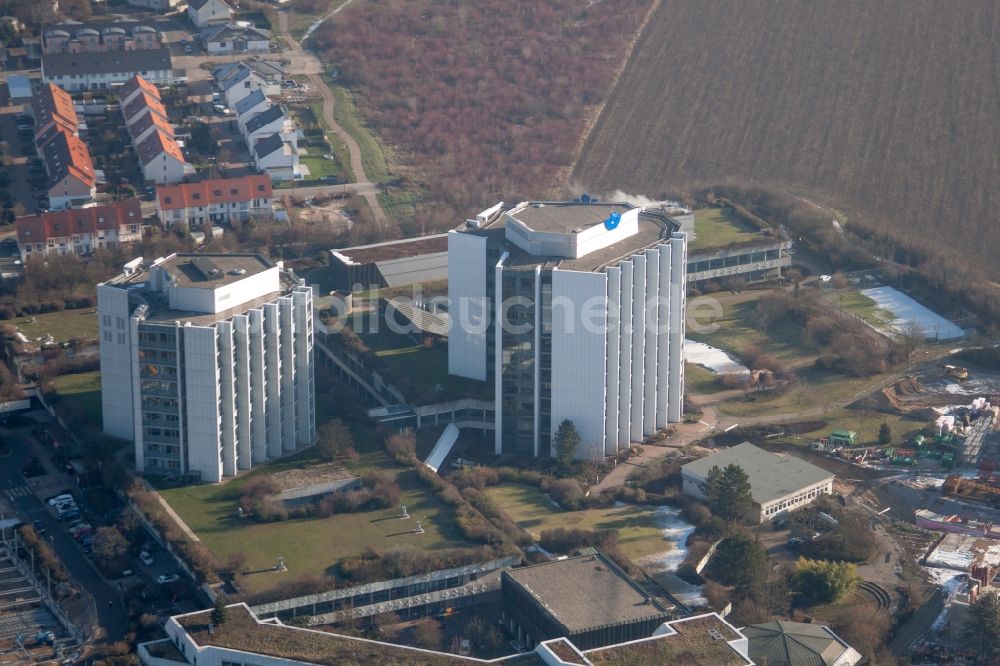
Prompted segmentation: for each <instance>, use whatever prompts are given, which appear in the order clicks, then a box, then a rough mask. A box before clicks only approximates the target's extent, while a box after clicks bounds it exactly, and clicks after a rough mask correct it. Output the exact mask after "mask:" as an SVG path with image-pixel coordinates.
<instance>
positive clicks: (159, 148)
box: [135, 131, 188, 185]
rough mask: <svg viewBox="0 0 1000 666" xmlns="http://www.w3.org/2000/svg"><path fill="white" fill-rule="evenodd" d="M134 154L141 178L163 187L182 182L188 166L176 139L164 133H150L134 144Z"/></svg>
mask: <svg viewBox="0 0 1000 666" xmlns="http://www.w3.org/2000/svg"><path fill="white" fill-rule="evenodd" d="M135 152H136V153H138V155H139V163H140V164H141V165H142V176H143V178H145V179H146V180H147V181H153V182H154V183H156V184H157V185H165V184H168V183H179V182H181V181H182V180H184V175H185V172H186V170H187V167H188V164H187V162H186V161H185V160H184V154H183V153H181V147H180V146H179V145H177V141H176V139H174V138H173V137H172V136H170V135H169V134H167V133H166V132H162V131H155V132H150V133H149V135H148V136H147V137H146V138H145V139H143V140H142V141H140V142H138V143H137V144H135Z"/></svg>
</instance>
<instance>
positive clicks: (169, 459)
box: [97, 254, 316, 482]
mask: <svg viewBox="0 0 1000 666" xmlns="http://www.w3.org/2000/svg"><path fill="white" fill-rule="evenodd" d="M97 304H98V314H99V321H98V324H99V326H100V333H101V338H100V351H101V402H102V405H103V418H104V432H105V433H106V434H108V435H111V436H113V437H120V438H123V439H128V440H132V441H133V442H134V443H135V461H136V463H135V464H136V469H137V470H138V471H140V472H144V473H149V474H161V475H163V474H170V475H176V476H184V477H187V478H191V479H195V480H199V479H200V480H201V481H209V482H217V481H220V480H221V479H222V477H223V476H234V475H236V474H237V473H238V472H239V471H242V470H248V469H251V468H252V467H253V466H254V465H258V464H260V463H264V462H267V461H269V460H273V459H276V458H279V457H281V456H283V455H285V454H287V453H290V452H292V451H295V450H296V449H298V448H300V447H304V446H309V445H311V444H312V443H313V441H314V440H315V430H316V425H315V420H316V419H315V412H316V410H315V383H314V378H313V320H312V290H311V289H310V288H309V287H307V286H305V284H304V282H303V281H301V280H299V279H297V278H296V277H295V275H294V274H293V273H291V272H289V271H286V270H284V269H283V268H282V267H281V266H280V265H276V264H273V263H271V262H270V261H269V260H267V259H265V258H264V257H262V256H260V255H257V254H174V255H170V256H168V257H166V258H161V259H157V260H156V261H153V262H149V263H143V260H142V258H141V257H140V258H139V259H137V260H134V261H132V262H129V264H126V267H125V270H124V271H123V272H122V273H121V274H120V275H118V276H117V277H114V278H112V279H111V280H108V281H107V282H104V283H102V284H100V285H98V287H97Z"/></svg>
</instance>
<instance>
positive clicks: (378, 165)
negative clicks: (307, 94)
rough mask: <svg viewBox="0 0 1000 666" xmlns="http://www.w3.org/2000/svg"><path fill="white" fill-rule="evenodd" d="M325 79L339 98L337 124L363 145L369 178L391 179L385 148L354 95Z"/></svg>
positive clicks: (363, 155) (335, 113) (336, 108)
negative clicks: (369, 124)
mask: <svg viewBox="0 0 1000 666" xmlns="http://www.w3.org/2000/svg"><path fill="white" fill-rule="evenodd" d="M323 80H324V81H325V82H326V84H327V85H328V86H330V90H332V91H333V96H334V97H335V98H336V100H337V106H336V107H334V110H333V114H334V118H336V119H337V124H339V125H340V126H341V127H343V128H344V130H345V131H347V133H348V134H350V135H351V136H353V137H354V140H355V141H357V142H358V146H360V147H361V161H362V163H363V164H364V165H365V173H366V174H367V175H368V180H369V181H371V182H373V183H381V182H385V181H387V180H389V168H388V166H387V165H386V159H385V152H384V148H383V147H382V144H380V143H379V141H378V139H377V138H376V137H375V135H374V134H373V133H372V132H371V131H370V130H369V129H368V127H367V126H365V124H364V122H363V121H362V120H361V117H360V116H359V115H358V108H357V107H356V106H355V105H354V96H353V95H352V94H351V92H350V91H349V90H348V89H346V88H344V87H342V86H339V85H337V84H336V82H335V81H332V80H330V78H329V77H324V78H323Z"/></svg>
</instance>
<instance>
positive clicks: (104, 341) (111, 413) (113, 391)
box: [97, 285, 134, 439]
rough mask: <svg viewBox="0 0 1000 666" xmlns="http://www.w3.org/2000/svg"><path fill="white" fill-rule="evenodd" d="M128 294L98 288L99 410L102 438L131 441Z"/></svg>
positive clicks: (129, 315) (131, 407) (130, 329)
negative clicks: (101, 420) (101, 419)
mask: <svg viewBox="0 0 1000 666" xmlns="http://www.w3.org/2000/svg"><path fill="white" fill-rule="evenodd" d="M131 314H132V313H131V312H130V311H129V303H128V292H127V291H124V290H122V289H115V288H113V287H108V286H105V285H99V286H98V287H97V316H98V323H99V327H100V336H101V337H100V350H101V407H102V415H103V422H104V423H103V426H104V432H105V434H108V435H111V436H112V437H120V438H122V439H132V432H133V427H134V424H133V399H132V384H133V382H132V355H131V353H130V350H131V348H132V333H133V327H132V324H131V322H130V319H131Z"/></svg>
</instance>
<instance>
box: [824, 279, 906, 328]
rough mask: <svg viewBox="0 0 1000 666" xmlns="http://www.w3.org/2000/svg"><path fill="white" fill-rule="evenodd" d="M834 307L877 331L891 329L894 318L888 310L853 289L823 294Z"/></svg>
mask: <svg viewBox="0 0 1000 666" xmlns="http://www.w3.org/2000/svg"><path fill="white" fill-rule="evenodd" d="M824 295H825V296H826V298H827V299H828V300H829V301H830V302H831V303H833V304H834V305H835V306H836V307H839V308H840V309H842V310H844V311H845V312H849V313H851V314H852V315H854V316H855V317H858V318H859V319H861V320H862V321H865V322H867V323H869V324H871V326H872V327H874V328H875V329H876V330H878V331H888V330H891V329H892V322H893V321H894V320H895V319H896V316H895V315H894V314H892V312H890V311H889V310H887V309H885V308H882V307H879V306H878V304H877V303H875V301H873V300H872V299H870V298H868V297H867V296H865V295H864V294H862V293H861V292H859V291H856V290H854V289H840V290H838V291H828V292H826V293H825V294H824Z"/></svg>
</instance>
